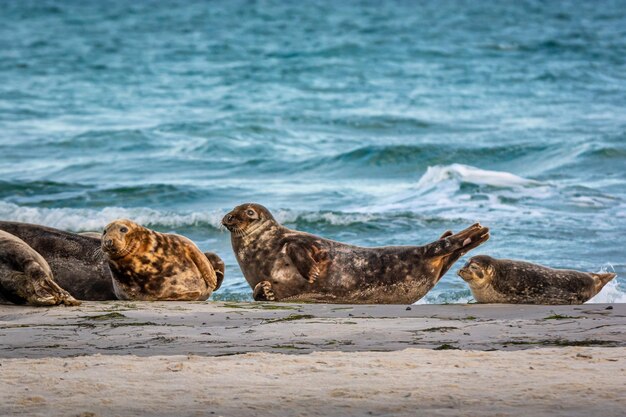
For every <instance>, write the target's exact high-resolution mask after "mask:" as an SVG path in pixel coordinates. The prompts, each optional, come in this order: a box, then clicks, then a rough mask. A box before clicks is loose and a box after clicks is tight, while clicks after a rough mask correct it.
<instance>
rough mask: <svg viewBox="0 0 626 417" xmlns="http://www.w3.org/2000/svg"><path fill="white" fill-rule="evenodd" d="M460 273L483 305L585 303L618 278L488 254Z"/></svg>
mask: <svg viewBox="0 0 626 417" xmlns="http://www.w3.org/2000/svg"><path fill="white" fill-rule="evenodd" d="M458 274H459V276H460V277H461V278H463V279H464V280H465V281H467V283H468V284H469V286H470V289H471V290H472V294H473V295H474V298H475V299H476V301H478V302H479V303H505V304H582V303H584V302H586V301H588V300H589V299H590V298H591V297H593V296H595V295H596V294H598V293H599V292H600V290H602V288H603V287H604V286H605V285H606V284H607V283H608V282H609V281H611V280H612V279H613V278H615V276H616V275H615V274H613V273H601V274H595V273H591V272H580V271H574V270H568V269H552V268H548V267H545V266H541V265H536V264H532V263H530V262H524V261H515V260H510V259H495V258H492V257H490V256H486V255H479V256H474V257H473V258H471V259H470V260H469V261H468V262H467V263H466V264H465V266H464V267H463V268H461V269H460V270H459V272H458Z"/></svg>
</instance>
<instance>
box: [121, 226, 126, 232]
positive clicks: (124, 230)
mask: <svg viewBox="0 0 626 417" xmlns="http://www.w3.org/2000/svg"><path fill="white" fill-rule="evenodd" d="M120 232H122V233H126V232H128V227H126V226H122V227H120Z"/></svg>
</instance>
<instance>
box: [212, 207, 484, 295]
mask: <svg viewBox="0 0 626 417" xmlns="http://www.w3.org/2000/svg"><path fill="white" fill-rule="evenodd" d="M222 224H223V225H224V226H225V227H226V228H227V229H228V230H229V231H230V232H231V243H232V246H233V250H234V252H235V256H236V258H237V262H238V263H239V266H240V267H241V270H242V272H243V275H244V277H245V278H246V280H247V281H248V284H250V286H251V287H252V288H253V297H254V299H255V300H268V301H274V300H275V301H281V300H282V301H313V302H332V303H387V304H400V303H413V302H415V301H417V300H419V299H420V298H422V297H423V296H424V295H425V294H426V293H427V292H428V291H429V290H430V289H431V288H432V287H434V286H435V284H436V283H437V282H438V281H439V279H440V278H441V277H442V276H443V275H444V274H445V272H446V271H447V270H448V269H449V268H450V267H451V266H452V264H453V263H454V262H455V261H456V260H458V259H459V258H460V257H461V256H462V255H463V254H465V253H466V252H467V251H469V250H471V249H473V248H475V247H477V246H478V245H480V244H481V243H483V242H485V241H486V240H487V239H488V238H489V229H487V228H486V227H482V226H481V225H480V224H475V225H473V226H471V227H469V228H468V229H465V230H463V231H462V232H460V233H457V234H452V232H446V233H444V235H443V236H442V237H441V238H440V239H439V240H437V241H436V242H433V243H430V244H427V245H424V246H390V247H378V248H365V247H358V246H353V245H348V244H344V243H340V242H336V241H332V240H328V239H324V238H321V237H318V236H314V235H311V234H308V233H304V232H300V231H296V230H290V229H288V228H286V227H284V226H282V225H280V224H279V223H278V222H277V221H276V220H275V219H274V217H273V216H272V214H271V213H270V212H269V210H267V209H266V208H265V207H263V206H261V205H259V204H252V203H248V204H243V205H240V206H237V207H236V208H234V209H233V210H232V211H231V212H230V213H228V214H227V215H226V216H224V218H223V220H222Z"/></svg>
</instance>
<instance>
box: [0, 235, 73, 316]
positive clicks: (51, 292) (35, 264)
mask: <svg viewBox="0 0 626 417" xmlns="http://www.w3.org/2000/svg"><path fill="white" fill-rule="evenodd" d="M0 300H2V301H9V302H12V303H15V304H30V305H38V306H51V305H57V304H65V305H70V306H75V305H79V304H80V302H78V301H77V300H76V299H74V297H72V296H71V295H70V294H69V293H68V292H67V291H65V290H63V289H62V288H61V287H59V286H58V285H57V283H56V282H54V279H53V277H52V270H51V269H50V266H49V265H48V263H47V262H46V260H45V259H44V258H43V257H42V256H41V255H40V254H38V253H37V252H36V251H35V250H34V249H33V248H31V247H30V246H28V245H27V244H26V242H24V241H23V240H22V239H20V238H18V237H16V236H13V235H12V234H9V233H7V232H5V231H3V230H0Z"/></svg>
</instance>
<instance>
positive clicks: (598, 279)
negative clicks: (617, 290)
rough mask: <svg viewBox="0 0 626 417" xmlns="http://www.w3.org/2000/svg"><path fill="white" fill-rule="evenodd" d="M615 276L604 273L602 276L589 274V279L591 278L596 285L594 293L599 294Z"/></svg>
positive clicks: (611, 273) (610, 273)
mask: <svg viewBox="0 0 626 417" xmlns="http://www.w3.org/2000/svg"><path fill="white" fill-rule="evenodd" d="M616 276H617V274H615V273H613V272H606V273H602V274H596V273H593V272H592V273H591V278H593V280H594V282H595V284H596V293H599V292H600V290H601V289H602V288H604V286H605V285H606V284H608V283H609V282H610V281H611V280H612V279H613V278H615V277H616Z"/></svg>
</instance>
